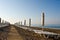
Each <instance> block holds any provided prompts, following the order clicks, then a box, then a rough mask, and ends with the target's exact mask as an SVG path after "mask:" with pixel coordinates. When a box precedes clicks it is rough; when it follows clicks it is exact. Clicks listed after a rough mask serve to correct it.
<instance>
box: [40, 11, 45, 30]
mask: <svg viewBox="0 0 60 40" xmlns="http://www.w3.org/2000/svg"><path fill="white" fill-rule="evenodd" d="M44 21H45V14H44V12H43V13H42V19H41V25H42V31H43V27H44Z"/></svg>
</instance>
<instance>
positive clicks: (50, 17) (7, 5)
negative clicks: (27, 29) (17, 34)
mask: <svg viewBox="0 0 60 40" xmlns="http://www.w3.org/2000/svg"><path fill="white" fill-rule="evenodd" d="M43 12H44V13H45V25H47V24H60V0H0V17H1V18H2V20H6V21H8V22H10V23H12V24H13V23H15V22H19V21H22V22H24V20H26V21H27V24H28V21H29V18H31V20H32V24H41V14H42V13H43Z"/></svg>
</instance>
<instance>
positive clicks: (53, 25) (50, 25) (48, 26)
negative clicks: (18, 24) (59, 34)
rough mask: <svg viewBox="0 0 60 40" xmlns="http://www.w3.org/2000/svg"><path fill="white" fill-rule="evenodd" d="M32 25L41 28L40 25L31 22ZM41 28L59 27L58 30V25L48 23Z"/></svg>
mask: <svg viewBox="0 0 60 40" xmlns="http://www.w3.org/2000/svg"><path fill="white" fill-rule="evenodd" d="M32 26H33V27H39V28H42V26H41V25H39V24H32ZM43 28H52V29H59V30H60V25H57V24H49V25H45V26H44V27H43Z"/></svg>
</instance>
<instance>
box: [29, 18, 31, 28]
mask: <svg viewBox="0 0 60 40" xmlns="http://www.w3.org/2000/svg"><path fill="white" fill-rule="evenodd" d="M30 26H31V19H29V27H30Z"/></svg>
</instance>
